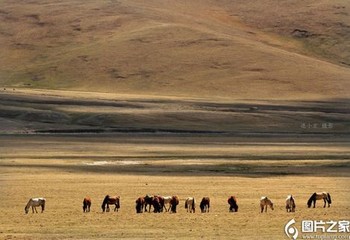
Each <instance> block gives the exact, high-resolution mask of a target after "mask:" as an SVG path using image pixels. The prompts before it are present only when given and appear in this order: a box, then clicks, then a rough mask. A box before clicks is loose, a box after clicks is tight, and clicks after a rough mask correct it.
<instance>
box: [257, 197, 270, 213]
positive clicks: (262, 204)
mask: <svg viewBox="0 0 350 240" xmlns="http://www.w3.org/2000/svg"><path fill="white" fill-rule="evenodd" d="M267 206H270V208H271V209H272V210H273V202H272V201H271V200H270V199H269V198H268V197H261V199H260V208H261V212H263V211H264V208H265V212H267Z"/></svg>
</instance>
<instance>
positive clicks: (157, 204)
mask: <svg viewBox="0 0 350 240" xmlns="http://www.w3.org/2000/svg"><path fill="white" fill-rule="evenodd" d="M152 206H153V209H154V210H153V212H155V213H160V212H161V211H162V210H163V205H162V198H161V197H159V196H154V197H152Z"/></svg>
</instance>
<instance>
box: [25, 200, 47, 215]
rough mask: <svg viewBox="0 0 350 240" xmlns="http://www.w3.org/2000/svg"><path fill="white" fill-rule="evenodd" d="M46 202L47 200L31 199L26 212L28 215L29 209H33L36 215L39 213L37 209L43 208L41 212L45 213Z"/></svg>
mask: <svg viewBox="0 0 350 240" xmlns="http://www.w3.org/2000/svg"><path fill="white" fill-rule="evenodd" d="M45 202H46V199H45V198H31V199H29V201H28V203H27V205H26V207H25V208H24V211H25V213H26V214H27V213H28V212H29V208H30V207H32V211H33V213H34V210H35V212H36V213H38V211H37V210H36V207H39V206H41V212H44V210H45Z"/></svg>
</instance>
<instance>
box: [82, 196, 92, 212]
mask: <svg viewBox="0 0 350 240" xmlns="http://www.w3.org/2000/svg"><path fill="white" fill-rule="evenodd" d="M90 207H91V198H90V197H85V198H84V200H83V212H90Z"/></svg>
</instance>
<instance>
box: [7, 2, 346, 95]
mask: <svg viewBox="0 0 350 240" xmlns="http://www.w3.org/2000/svg"><path fill="white" fill-rule="evenodd" d="M349 8H350V4H349V2H348V1H344V0H337V1H328V0H322V1H317V2H312V3H308V4H306V3H305V2H304V1H301V0H298V1H293V2H291V1H272V0H269V1H264V3H261V1H257V0H250V1H243V0H237V1H227V0H219V1H211V0H201V1H190V2H189V1H178V0H176V1H161V0H150V1H121V0H120V1H82V0H75V1H64V0H63V1H36V0H32V1H15V2H14V1H2V2H1V3H0V19H1V21H0V44H1V46H2V47H1V58H0V85H2V86H4V87H7V88H9V87H11V88H42V89H63V90H78V91H89V92H109V93H117V94H121V93H127V94H146V95H156V96H178V97H200V98H210V99H211V98H220V97H221V98H227V99H294V100H295V99H330V98H337V99H344V98H348V97H349V91H348V90H349V87H350V84H349V79H350V69H349V63H350V61H349V44H348V39H349V28H350V27H349V25H348V23H349V21H348V20H349V15H348V9H349Z"/></svg>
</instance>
